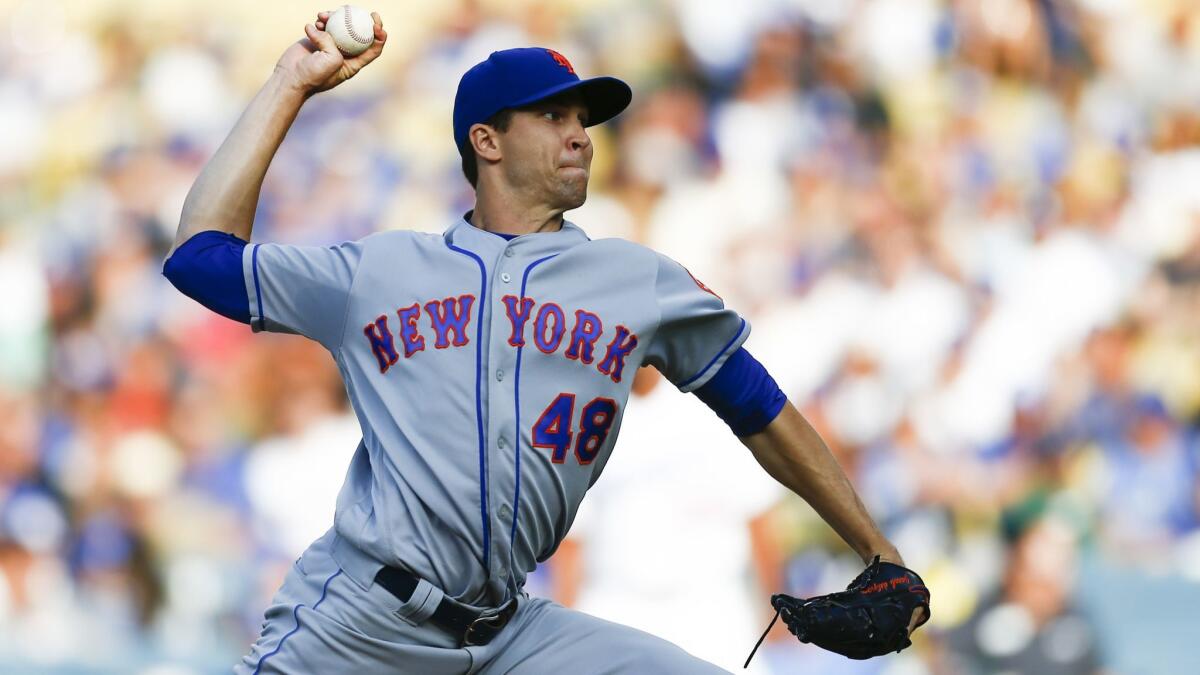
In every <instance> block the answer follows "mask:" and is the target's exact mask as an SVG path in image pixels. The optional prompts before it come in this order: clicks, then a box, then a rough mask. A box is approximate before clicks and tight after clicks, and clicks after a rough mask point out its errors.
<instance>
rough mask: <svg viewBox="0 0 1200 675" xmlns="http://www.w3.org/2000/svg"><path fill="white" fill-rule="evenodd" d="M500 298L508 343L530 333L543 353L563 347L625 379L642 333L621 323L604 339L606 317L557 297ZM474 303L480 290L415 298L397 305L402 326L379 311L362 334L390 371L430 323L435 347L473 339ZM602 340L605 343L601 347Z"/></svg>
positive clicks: (412, 352)
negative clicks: (566, 305) (568, 306)
mask: <svg viewBox="0 0 1200 675" xmlns="http://www.w3.org/2000/svg"><path fill="white" fill-rule="evenodd" d="M501 302H502V303H503V304H504V315H505V317H507V318H508V328H509V329H510V333H509V337H508V344H510V345H512V346H513V347H515V348H520V347H525V346H526V336H527V335H528V336H529V337H528V342H529V343H532V345H533V346H534V347H536V348H537V349H538V350H539V351H541V352H542V353H544V354H555V353H558V352H559V351H560V350H561V351H562V355H563V357H565V358H568V359H571V360H573V361H579V362H580V363H583V364H586V365H592V364H593V363H594V364H595V367H596V370H597V371H598V372H599V373H600V374H602V375H605V376H607V377H609V378H611V379H612V381H613V382H620V381H621V377H622V375H623V374H624V372H625V357H627V356H629V355H630V354H631V353H632V352H633V350H634V349H637V345H638V338H637V335H635V334H634V333H633V332H632V331H630V330H629V329H628V328H626V327H625V326H622V325H620V324H617V326H616V327H615V328H614V329H612V330H611V331H609V332H608V335H609V336H611V337H610V338H609V339H607V342H605V338H606V332H605V329H604V321H603V320H602V319H601V318H600V316H599V315H597V314H595V313H593V312H589V311H587V310H585V309H578V310H575V312H574V315H573V317H572V318H571V319H568V318H567V317H568V314H567V312H565V311H564V310H563V308H562V307H559V306H558V305H557V304H555V303H553V302H544V303H539V302H537V301H536V300H534V299H533V298H528V297H526V298H518V297H517V296H515V295H506V296H504V297H503V298H501ZM474 306H475V296H474V295H470V294H466V295H460V296H458V297H457V298H455V297H449V298H443V299H441V300H430V301H428V302H424V303H421V302H414V303H413V304H411V305H409V306H407V307H401V308H399V309H397V310H396V314H395V318H396V320H397V321H398V324H397V325H398V330H397V332H393V331H392V329H391V326H390V323H389V322H390V320H391V319H392V317H391V316H389V315H388V314H381V315H379V317H378V318H376V319H375V320H374V321H372V322H371V323H368V324H367V325H366V326H364V327H363V336H364V337H365V338H366V340H367V344H368V345H369V346H370V348H371V353H373V354H374V355H375V359H376V360H377V361H378V362H379V372H380V373H386V372H387V371H388V369H389V368H391V367H392V366H394V365H396V363H397V362H399V360H400V356H401V354H402V353H403V356H404V358H406V359H410V358H413V357H414V356H416V355H417V354H418V353H420V352H422V351H424V350H425V335H423V334H422V332H421V331H422V330H423V329H425V328H426V326H428V332H427V333H426V335H429V336H430V337H431V338H432V340H433V347H434V348H435V349H449V348H452V347H465V346H467V345H468V344H470V342H471V336H470V331H469V328H470V324H471V318H472V315H471V310H472V308H473V307H474ZM422 317H424V321H422ZM568 322H570V325H568ZM598 345H604V346H601V347H600V348H599V349H598V348H597V346H598ZM600 349H603V352H601V351H600ZM597 357H599V358H597Z"/></svg>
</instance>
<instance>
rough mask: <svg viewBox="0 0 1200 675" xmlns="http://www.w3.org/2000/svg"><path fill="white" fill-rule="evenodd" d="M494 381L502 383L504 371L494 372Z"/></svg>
mask: <svg viewBox="0 0 1200 675" xmlns="http://www.w3.org/2000/svg"><path fill="white" fill-rule="evenodd" d="M496 379H497V380H498V381H501V382H503V381H504V371H503V370H497V371H496Z"/></svg>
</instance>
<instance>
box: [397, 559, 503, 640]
mask: <svg viewBox="0 0 1200 675" xmlns="http://www.w3.org/2000/svg"><path fill="white" fill-rule="evenodd" d="M419 581H420V580H419V579H417V577H415V576H413V574H412V573H411V572H408V571H407V570H402V569H400V568H398V567H383V568H382V569H380V570H379V573H378V574H376V575H375V583H377V584H379V585H380V586H383V587H384V588H386V589H387V590H388V592H389V593H391V594H392V595H394V596H396V597H397V598H399V599H400V601H401V602H408V599H409V598H411V597H412V594H413V591H415V590H416V588H417V583H418V582H419ZM516 611H517V599H516V598H515V597H514V598H512V599H511V600H509V601H508V602H506V603H504V604H503V605H500V606H499V607H495V608H492V609H485V610H482V611H479V610H474V609H471V608H470V607H467V606H466V605H464V604H462V603H460V602H458V601H456V600H452V599H451V598H449V597H443V598H442V601H441V602H440V603H438V606H437V609H435V610H433V614H432V615H431V616H430V617H429V618H430V619H431V620H432V621H433V622H434V623H436V624H438V625H439V626H441V627H442V628H445V629H446V630H448V631H450V633H451V634H453V635H457V636H459V645H460V646H463V647H468V646H476V645H486V644H487V643H489V642H491V641H492V638H494V637H496V635H497V634H498V633H499V632H500V629H501V628H504V626H506V625H507V624H508V620H509V619H511V618H512V615H513V614H514V613H516Z"/></svg>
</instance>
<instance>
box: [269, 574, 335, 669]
mask: <svg viewBox="0 0 1200 675" xmlns="http://www.w3.org/2000/svg"><path fill="white" fill-rule="evenodd" d="M341 573H342V570H341V569H339V570H338V571H336V572H334V573H333V574H331V575H329V578H328V579H326V580H325V585H324V586H323V587H322V588H321V597H320V599H318V600H317V602H316V604H314V605H313V606H312V608H313V611H314V612H315V611H317V608H318V607H320V606H321V603H322V602H325V594H326V593H328V592H329V582H331V581H333V580H334V578H335V577H337V575H339V574H341ZM303 606H304V605H296V608H295V609H293V610H292V619H293V620H294V621H295V622H296V627H295V628H293V629H292V630H291V631H290V632H289V633H288V634H287V635H284V636H283V637H282V638H280V639H279V644H277V645H275V649H273V650H271V653H270V654H267V655H266V656H263V657H262V658H260V659H259V660H258V665H256V666H254V675H258V673H259V671H261V670H262V665H263V662H265V661H266V660H267V659H269V658H271V657H272V656H275V655H276V654H278V653H279V650H280V649H283V643H284V642H285V641H286V640H287V639H288V638H290V637H292V635H295V633H296V631H298V630H300V608H301V607H303Z"/></svg>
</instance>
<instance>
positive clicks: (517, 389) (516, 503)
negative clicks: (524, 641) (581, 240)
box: [508, 253, 558, 579]
mask: <svg viewBox="0 0 1200 675" xmlns="http://www.w3.org/2000/svg"><path fill="white" fill-rule="evenodd" d="M556 255H558V254H557V253H555V254H554V255H548V256H546V257H545V258H539V259H537V260H535V261H533V262H531V263H529V267H526V268H525V274H524V275H523V276H522V277H521V297H519V298H517V303H518V304H519V303H520V302H521V301H522V300H523V299H524V298H525V287H526V284H528V283H529V272H530V271H532V270H533V268H535V267H537V266H538V265H541V264H542V263H544V262H546V261H547V260H549V259H551V258H553V257H554V256H556ZM524 349H525V346H524V345H523V344H522V345H521V346H520V347H517V374H516V376H515V377H514V378H513V400H514V401H515V402H516V408H517V414H516V428H517V442H516V443H515V444H514V445H516V447H517V480H516V484H517V486H516V489H515V490H514V492H513V507H512V512H513V515H512V532H510V533H509V535H508V567H509V569H510V570H511V569H512V552H513V545H514V544H515V543H516V541H517V520H518V518H517V515H518V514H519V513H520V511H521V439H522V438H523V434H522V433H521V354H522V352H523V351H524ZM510 574H511V573H510ZM515 576H516V575H515V574H511V575H510V576H509V579H513V578H514V577H515Z"/></svg>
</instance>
